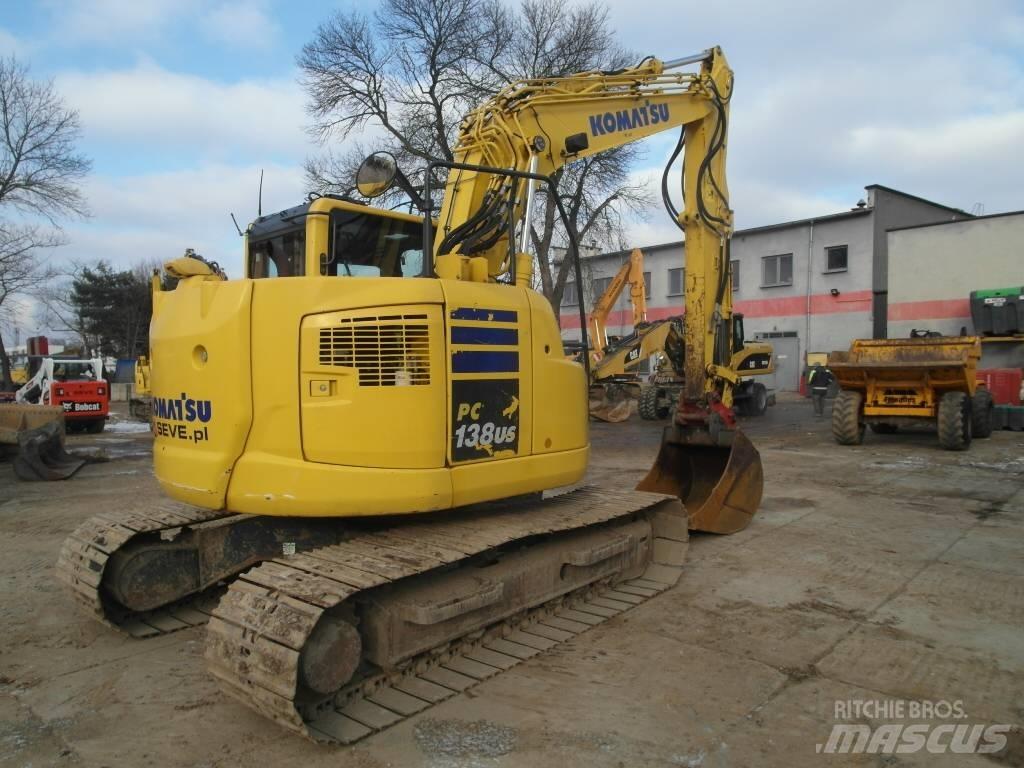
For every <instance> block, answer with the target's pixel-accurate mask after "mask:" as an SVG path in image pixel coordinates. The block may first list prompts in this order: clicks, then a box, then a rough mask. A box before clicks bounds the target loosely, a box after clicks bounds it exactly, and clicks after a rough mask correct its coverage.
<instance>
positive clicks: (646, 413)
mask: <svg viewBox="0 0 1024 768" xmlns="http://www.w3.org/2000/svg"><path fill="white" fill-rule="evenodd" d="M638 406H639V410H640V418H641V419H646V420H647V421H654V420H655V419H657V418H658V388H657V387H656V386H654V385H653V384H645V385H644V386H643V387H642V388H641V389H640V401H639V403H638Z"/></svg>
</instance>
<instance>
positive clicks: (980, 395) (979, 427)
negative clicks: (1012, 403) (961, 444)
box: [971, 389, 995, 438]
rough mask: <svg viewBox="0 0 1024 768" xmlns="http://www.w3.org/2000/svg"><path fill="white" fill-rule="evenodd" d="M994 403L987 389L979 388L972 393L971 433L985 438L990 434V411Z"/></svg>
mask: <svg viewBox="0 0 1024 768" xmlns="http://www.w3.org/2000/svg"><path fill="white" fill-rule="evenodd" d="M994 407H995V404H994V403H993V401H992V393H991V392H989V391H988V390H987V389H979V390H978V391H977V392H975V393H974V398H973V400H972V402H971V435H972V436H973V437H978V438H985V437H991V436H992V426H993V425H992V411H993V408H994Z"/></svg>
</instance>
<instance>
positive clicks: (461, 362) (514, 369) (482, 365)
mask: <svg viewBox="0 0 1024 768" xmlns="http://www.w3.org/2000/svg"><path fill="white" fill-rule="evenodd" d="M518 372H519V353H518V352H452V373H518Z"/></svg>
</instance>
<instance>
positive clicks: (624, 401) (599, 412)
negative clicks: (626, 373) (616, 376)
mask: <svg viewBox="0 0 1024 768" xmlns="http://www.w3.org/2000/svg"><path fill="white" fill-rule="evenodd" d="M639 390H640V387H639V386H638V385H633V384H632V383H625V382H607V383H598V384H592V385H591V386H590V405H589V408H590V417H591V418H592V419H597V420H598V421H606V422H608V423H610V424H618V423H619V422H622V421H628V420H629V417H630V416H631V415H632V414H633V412H634V411H635V410H636V405H635V403H636V402H637V399H638V398H639V397H640V392H639Z"/></svg>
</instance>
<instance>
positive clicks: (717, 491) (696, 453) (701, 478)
mask: <svg viewBox="0 0 1024 768" xmlns="http://www.w3.org/2000/svg"><path fill="white" fill-rule="evenodd" d="M636 488H637V490H638V491H653V492H656V493H665V494H671V495H673V496H678V497H679V498H680V500H681V501H682V502H683V505H684V506H685V507H686V511H687V515H688V517H689V526H690V530H691V531H707V532H708V533H736V532H737V531H741V530H743V529H744V528H746V527H747V524H748V523H749V522H750V520H751V518H753V516H754V513H755V512H757V508H758V506H759V505H760V503H761V493H762V491H763V489H764V470H763V469H762V467H761V456H760V454H759V453H758V452H757V449H756V448H755V447H754V444H753V443H751V442H750V440H749V438H747V436H746V435H744V434H743V433H742V432H740V431H736V432H733V433H731V445H726V446H721V445H716V444H714V443H712V442H711V441H710V439H709V437H708V434H707V433H700V432H698V433H693V434H691V435H685V434H683V433H682V432H681V431H680V430H678V429H677V428H675V427H668V428H667V429H666V430H665V435H664V437H663V438H662V442H661V450H660V451H659V452H658V457H657V458H656V459H655V461H654V466H652V467H651V469H650V471H649V472H648V473H647V476H646V477H645V478H644V479H643V480H641V481H640V483H639V484H638V485H637V487H636Z"/></svg>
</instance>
